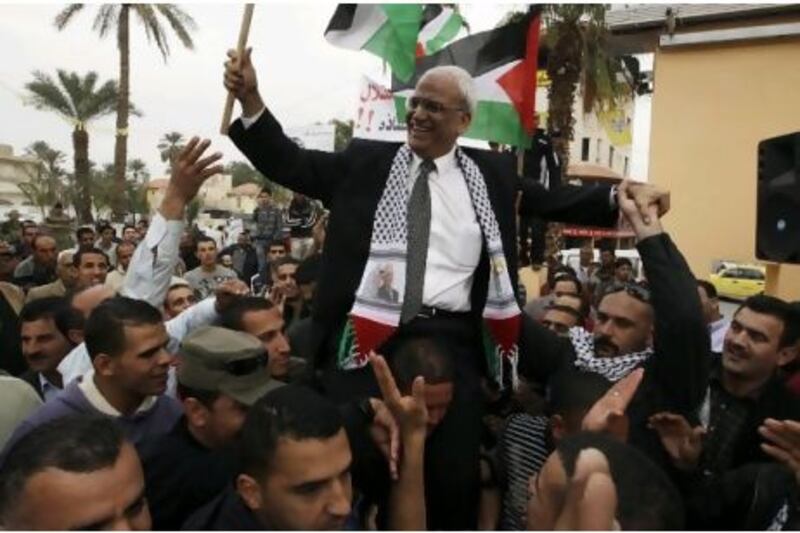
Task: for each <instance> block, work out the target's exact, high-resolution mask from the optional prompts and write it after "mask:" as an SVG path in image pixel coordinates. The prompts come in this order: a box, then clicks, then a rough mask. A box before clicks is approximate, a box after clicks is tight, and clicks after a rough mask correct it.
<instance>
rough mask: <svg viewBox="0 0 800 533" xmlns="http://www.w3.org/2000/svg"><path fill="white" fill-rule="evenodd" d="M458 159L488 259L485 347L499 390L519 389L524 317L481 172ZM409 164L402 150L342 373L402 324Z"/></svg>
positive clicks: (381, 210)
mask: <svg viewBox="0 0 800 533" xmlns="http://www.w3.org/2000/svg"><path fill="white" fill-rule="evenodd" d="M455 158H456V162H457V164H458V166H459V168H460V169H461V172H462V173H463V175H464V179H465V181H466V184H467V189H468V190H469V194H470V198H471V199H472V205H473V207H474V209H475V212H476V214H477V218H478V223H479V224H480V227H481V230H482V234H483V237H484V244H485V248H486V251H487V253H488V255H489V264H490V276H489V291H488V296H487V300H486V305H485V307H484V309H483V324H484V328H483V340H484V342H483V344H484V352H485V355H486V357H487V362H488V368H489V373H490V375H491V377H492V378H493V379H494V380H495V381H496V382H497V384H498V386H499V387H500V388H503V387H504V386H505V383H506V381H507V380H510V381H511V383H512V385H513V386H516V383H517V381H518V379H517V370H516V369H517V362H518V359H519V351H518V347H517V340H518V337H519V325H520V314H521V312H520V309H519V305H518V304H517V300H516V298H515V297H514V290H513V288H512V285H511V278H510V277H509V274H508V265H507V264H506V258H505V254H504V253H503V244H502V241H501V237H500V226H499V224H498V223H497V218H496V217H495V214H494V211H493V209H492V205H491V203H490V201H489V195H488V192H487V189H486V183H485V181H484V178H483V174H482V173H481V171H480V169H479V168H478V166H477V165H476V164H475V162H474V161H473V160H472V159H470V158H469V157H468V156H467V155H466V154H465V153H464V152H463V150H461V148H456V151H455ZM411 162H412V152H411V149H410V148H409V147H408V145H403V146H402V147H400V149H398V151H397V153H396V154H395V157H394V160H393V161H392V166H391V170H390V172H389V178H388V180H387V182H386V187H385V189H384V191H383V194H382V196H381V198H380V200H379V202H378V207H377V210H376V212H375V220H374V221H373V225H372V240H371V242H370V250H369V258H368V259H367V264H366V267H365V268H364V274H363V276H362V278H361V283H360V284H359V287H358V290H357V291H356V297H355V302H354V304H353V308H352V310H351V311H350V315H349V319H348V321H347V323H346V324H345V327H344V330H343V332H342V335H341V337H340V339H339V344H338V350H337V361H338V366H339V368H342V369H354V368H361V367H363V366H365V365H366V364H367V362H368V359H367V358H368V354H369V353H370V351H372V350H375V349H377V348H378V347H379V346H380V345H381V344H383V342H384V341H386V340H387V339H388V338H389V337H390V336H391V335H392V334H393V333H394V331H395V329H397V327H398V325H399V323H400V313H401V310H402V308H403V296H404V294H405V277H406V251H407V248H408V244H407V237H408V235H407V225H406V224H407V216H408V209H407V207H408V199H409V195H410V191H409V187H408V183H409V168H410V167H411ZM504 376H505V379H504Z"/></svg>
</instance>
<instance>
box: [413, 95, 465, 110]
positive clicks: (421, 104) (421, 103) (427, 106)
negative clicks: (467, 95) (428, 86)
mask: <svg viewBox="0 0 800 533" xmlns="http://www.w3.org/2000/svg"><path fill="white" fill-rule="evenodd" d="M406 107H407V108H408V110H409V111H415V110H416V109H418V108H422V109H423V110H424V111H425V112H426V113H431V114H438V113H442V112H443V111H463V112H465V113H466V111H467V110H466V109H464V107H463V106H462V107H448V106H446V105H444V104H443V103H441V102H437V101H436V100H429V99H427V98H422V97H421V96H412V97H411V98H409V99H408V100H406Z"/></svg>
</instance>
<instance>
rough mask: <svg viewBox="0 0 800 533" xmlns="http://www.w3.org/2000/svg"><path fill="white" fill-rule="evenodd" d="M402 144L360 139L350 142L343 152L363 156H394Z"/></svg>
mask: <svg viewBox="0 0 800 533" xmlns="http://www.w3.org/2000/svg"><path fill="white" fill-rule="evenodd" d="M402 145H403V144H402V143H399V142H388V141H376V140H373V139H360V138H356V139H353V140H352V141H350V144H348V145H347V148H346V149H345V152H347V153H350V152H352V153H354V154H363V153H365V152H372V153H375V154H380V155H383V154H394V153H396V152H397V150H399V149H400V147H401V146H402Z"/></svg>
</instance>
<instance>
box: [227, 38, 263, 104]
mask: <svg viewBox="0 0 800 533" xmlns="http://www.w3.org/2000/svg"><path fill="white" fill-rule="evenodd" d="M252 52H253V49H252V48H248V49H247V50H245V52H244V53H243V54H242V55H241V56H239V54H238V53H237V52H236V50H228V60H227V61H226V62H225V75H224V77H223V84H224V85H225V89H227V90H228V92H231V93H233V95H234V96H235V97H236V99H237V100H239V103H241V104H242V111H243V112H244V115H245V116H252V115H255V114H256V113H258V112H259V111H261V109H262V108H263V107H264V102H263V101H262V100H261V96H260V95H259V93H258V79H257V77H256V70H255V68H254V67H253V63H252V62H251V60H250V54H251V53H252Z"/></svg>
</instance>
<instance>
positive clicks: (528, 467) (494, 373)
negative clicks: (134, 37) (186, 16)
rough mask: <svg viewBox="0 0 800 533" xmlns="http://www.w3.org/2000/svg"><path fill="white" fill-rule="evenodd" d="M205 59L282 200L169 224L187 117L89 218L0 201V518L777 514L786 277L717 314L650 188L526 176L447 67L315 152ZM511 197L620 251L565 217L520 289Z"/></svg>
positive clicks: (447, 525)
mask: <svg viewBox="0 0 800 533" xmlns="http://www.w3.org/2000/svg"><path fill="white" fill-rule="evenodd" d="M224 83H225V87H226V88H227V89H228V90H229V91H230V92H232V93H233V94H234V95H235V96H236V98H237V99H238V101H239V102H240V104H241V108H242V117H241V118H240V119H239V120H237V121H236V122H235V123H234V124H233V125H232V127H231V131H230V137H231V139H232V140H233V142H234V143H235V144H236V146H237V147H238V148H239V149H240V150H241V151H242V152H243V153H244V155H245V156H246V157H248V158H249V159H250V161H251V162H252V163H253V164H254V165H255V166H256V167H257V168H258V169H259V170H260V171H261V172H263V173H264V174H265V175H269V176H270V177H271V178H272V179H274V180H275V181H276V182H278V183H281V184H282V185H284V186H286V187H288V188H290V189H292V190H294V191H296V194H295V197H294V200H293V202H292V205H291V206H289V208H288V209H287V210H286V212H285V213H284V212H281V210H280V209H279V208H278V206H277V205H276V204H275V203H274V202H273V201H272V199H271V197H270V193H269V190H268V189H264V190H263V191H262V193H261V194H260V195H259V206H258V208H257V209H256V211H255V213H253V217H252V221H251V224H250V227H249V228H245V229H244V230H243V231H242V232H241V233H240V234H239V235H238V236H237V238H236V242H235V244H230V245H228V246H225V244H226V243H221V242H218V240H217V239H215V238H214V236H212V235H198V234H197V233H196V232H194V231H192V230H191V229H187V227H186V223H185V216H186V208H187V205H188V204H189V203H190V202H191V201H192V200H193V199H194V198H195V196H196V195H197V193H198V190H199V188H200V186H201V185H202V183H203V182H204V181H205V180H206V179H207V178H208V177H210V176H212V175H213V174H215V173H218V172H219V171H220V170H221V168H220V165H219V164H218V161H219V159H220V157H221V156H220V154H218V153H216V154H212V155H208V154H207V152H206V150H207V149H208V147H209V144H210V143H209V142H208V141H201V140H199V139H197V138H194V139H192V140H191V141H190V142H189V143H188V145H187V146H186V147H185V148H184V149H183V151H182V152H181V153H180V155H179V156H178V157H177V159H176V160H175V162H174V165H173V170H172V175H171V178H170V180H169V185H168V187H167V189H166V192H165V196H164V199H163V202H162V204H161V206H160V207H159V209H158V210H157V211H156V212H155V213H154V214H153V216H152V217H151V218H150V220H149V223H143V224H139V225H137V226H125V228H124V229H123V231H122V233H121V235H120V236H119V238H117V236H116V232H115V230H114V228H113V227H112V226H110V225H101V226H100V227H98V228H90V227H81V228H78V229H77V231H75V235H74V239H75V242H74V244H70V245H66V246H59V245H58V244H57V242H56V239H55V238H54V237H53V236H52V234H51V233H49V232H48V230H47V227H46V226H44V225H37V224H35V223H33V222H29V221H19V220H18V219H17V218H16V217H12V218H11V219H10V220H8V221H7V222H6V223H5V224H3V226H2V227H1V228H0V231H2V232H3V233H4V235H5V236H6V237H5V238H6V240H5V241H3V242H2V243H0V325H1V326H2V327H0V342H2V346H3V347H4V349H3V352H2V357H0V368H2V369H3V371H4V375H2V376H0V382H2V386H0V398H2V400H3V401H2V407H0V445H2V451H1V452H0V528H3V529H12V530H15V529H16V530H18V529H51V530H67V529H88V528H91V529H129V530H146V529H156V530H176V529H189V530H220V529H224V530H259V529H260V530H271V529H279V530H336V529H417V530H423V529H447V530H450V529H462V530H474V529H481V530H494V529H504V530H523V529H556V528H558V529H593V530H603V529H608V530H610V529H638V530H642V529H772V530H779V529H788V530H791V529H797V527H798V526H800V500H798V496H799V495H800V419H798V415H800V399H799V398H798V387H797V375H798V373H797V372H798V362H797V360H798V353H800V304H798V303H790V302H786V301H783V300H781V299H778V298H775V297H772V296H764V295H758V296H754V297H751V298H749V299H747V300H746V301H744V302H743V303H741V304H740V305H739V307H738V308H737V309H736V311H735V312H734V313H733V316H732V317H731V318H730V319H726V318H725V317H724V316H723V314H722V313H721V312H720V305H719V300H718V297H717V294H716V292H715V290H714V287H713V285H710V284H709V283H707V282H706V281H704V280H698V279H696V278H695V277H694V275H693V274H692V272H691V270H690V269H689V267H688V265H687V263H686V261H685V260H684V258H683V256H682V255H681V253H680V251H679V247H678V245H676V243H673V241H672V240H671V238H670V237H669V235H668V234H667V233H666V232H665V231H664V229H663V227H662V224H661V220H660V218H661V216H663V215H664V213H665V212H666V211H667V210H668V207H669V194H668V193H666V192H665V191H662V190H660V189H657V188H655V187H652V186H648V185H643V184H634V183H628V182H623V183H622V184H621V185H620V186H619V187H614V188H609V187H593V188H586V189H584V188H581V187H574V186H571V185H566V184H565V185H560V186H558V187H554V188H552V189H550V190H547V189H545V188H544V187H542V186H541V185H540V184H539V183H537V182H535V181H533V180H529V179H528V178H526V177H525V176H518V175H517V174H516V167H515V162H514V161H513V160H511V159H509V158H508V156H507V155H506V154H501V153H493V152H488V151H479V150H472V149H462V148H459V147H457V145H456V141H457V139H458V137H459V136H460V135H461V134H462V133H463V132H464V131H465V130H466V128H467V127H468V126H469V123H470V120H471V118H472V113H473V112H474V106H475V101H474V88H473V82H472V80H471V78H470V77H469V75H467V74H466V73H465V72H464V71H462V70H461V69H458V68H454V67H440V68H436V69H432V70H431V71H428V73H426V74H425V75H424V76H423V77H422V78H421V79H420V80H419V82H418V84H417V87H416V90H415V92H414V95H413V97H411V98H410V99H409V102H408V104H407V106H408V114H407V126H408V130H409V134H408V141H407V143H405V144H392V143H377V142H370V141H358V140H356V141H353V142H352V143H351V144H350V146H349V147H348V148H347V149H345V150H344V151H343V152H338V153H324V152H316V151H313V150H305V149H302V148H300V147H298V146H297V145H296V144H295V143H294V142H293V141H292V140H291V139H288V138H287V137H286V136H285V135H284V134H283V131H282V129H281V126H280V124H279V123H278V121H277V119H276V118H275V117H274V116H273V115H272V114H271V112H270V110H269V109H268V107H267V106H265V104H264V102H263V100H262V99H261V96H260V94H259V90H258V82H257V79H256V72H255V69H254V68H253V65H252V63H251V61H250V50H248V51H246V52H245V54H244V55H241V56H240V55H238V54H236V53H235V52H229V61H228V62H227V63H226V67H225V77H224ZM312 198H313V199H315V200H319V201H320V202H321V203H322V204H323V205H324V206H325V209H326V210H327V211H328V212H329V215H322V214H321V212H320V211H319V210H317V209H316V208H314V207H313V205H314V204H313V203H312V202H311V200H310V199H312ZM517 214H519V215H521V216H522V215H524V216H536V217H541V218H542V219H545V220H554V221H563V222H572V223H581V224H593V225H599V226H603V225H605V226H611V225H613V224H615V223H617V221H618V220H619V219H620V218H624V219H625V220H626V221H627V223H628V224H629V225H630V227H631V228H633V230H634V232H635V234H636V239H637V245H636V248H637V251H638V254H639V256H640V258H641V264H642V267H643V268H642V274H638V275H637V273H636V272H635V271H634V269H633V267H634V264H633V263H632V262H631V261H630V260H629V259H627V258H625V257H616V255H615V250H614V249H613V247H610V246H608V245H606V244H605V243H602V244H601V245H600V263H599V264H594V263H593V255H594V249H593V244H592V243H587V244H586V246H585V247H584V248H583V249H582V251H581V260H580V265H579V268H578V269H572V268H570V267H567V266H556V265H551V268H549V271H548V276H547V280H546V282H545V284H544V285H543V286H542V288H541V296H539V297H538V298H535V299H531V300H530V301H527V302H526V301H520V300H524V299H523V298H520V297H519V295H520V291H519V289H518V280H517V274H518V271H517V255H516V254H517V244H518V243H517V238H516V235H517V234H516V221H515V220H516V216H517ZM287 221H288V225H289V226H290V227H291V231H290V233H289V234H288V235H287V234H286V231H285V229H284V228H285V226H286V225H287ZM287 237H288V238H287ZM678 244H679V243H678ZM645 276H646V277H645Z"/></svg>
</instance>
